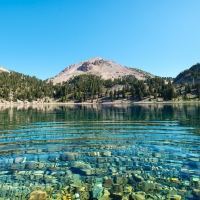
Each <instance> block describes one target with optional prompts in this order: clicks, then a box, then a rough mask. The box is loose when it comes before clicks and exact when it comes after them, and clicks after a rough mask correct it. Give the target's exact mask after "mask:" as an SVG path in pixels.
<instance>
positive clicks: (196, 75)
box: [174, 63, 200, 84]
mask: <svg viewBox="0 0 200 200" xmlns="http://www.w3.org/2000/svg"><path fill="white" fill-rule="evenodd" d="M199 81H200V63H197V64H196V65H193V66H192V67H190V68H189V69H186V70H184V71H183V72H181V73H179V74H178V75H177V76H176V78H175V79H174V84H179V83H180V82H185V83H197V82H199Z"/></svg>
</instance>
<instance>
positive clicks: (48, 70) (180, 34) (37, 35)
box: [0, 0, 200, 79]
mask: <svg viewBox="0 0 200 200" xmlns="http://www.w3.org/2000/svg"><path fill="white" fill-rule="evenodd" d="M96 56H98V57H102V58H104V59H111V60H114V61H115V62H117V63H119V64H121V65H126V66H129V67H134V68H139V69H142V70H145V71H147V72H150V73H152V74H155V75H158V76H172V77H175V76H176V75H177V74H178V73H179V72H181V71H183V70H185V69H187V68H189V67H191V66H192V65H194V64H196V63H197V62H200V1H199V0H191V1H188V0H167V1H164V0H163V1H161V0H142V1H140V0H0V65H1V66H3V67H4V68H6V69H9V70H14V71H17V72H20V73H24V74H28V75H31V76H36V77H38V78H41V79H46V78H49V77H53V76H55V75H56V74H58V73H59V72H60V71H62V70H63V69H64V68H65V67H67V66H68V65H71V64H74V63H77V62H80V61H83V60H87V59H90V58H93V57H96Z"/></svg>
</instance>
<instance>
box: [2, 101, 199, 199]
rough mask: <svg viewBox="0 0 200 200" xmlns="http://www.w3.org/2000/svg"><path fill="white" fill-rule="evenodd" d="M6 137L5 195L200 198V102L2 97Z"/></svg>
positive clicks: (34, 197) (3, 142)
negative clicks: (8, 102)
mask: <svg viewBox="0 0 200 200" xmlns="http://www.w3.org/2000/svg"><path fill="white" fill-rule="evenodd" d="M0 137H1V140H0V149H1V150H0V153H1V156H0V183H1V185H0V200H1V199H2V200H6V199H7V200H8V199H10V200H15V199H16V200H17V199H18V200H19V199H20V200H21V199H32V200H33V199H62V200H70V199H76V200H79V199H80V200H86V199H92V200H96V199H100V200H109V199H114V200H115V199H116V200H117V199H119V200H128V199H132V200H142V199H175V200H176V199H177V200H178V199H183V200H191V199H194V200H195V199H197V200H198V199H200V181H199V179H200V104H145V105H37V106H28V105H18V106H4V105H2V106H0ZM39 196H40V197H39Z"/></svg>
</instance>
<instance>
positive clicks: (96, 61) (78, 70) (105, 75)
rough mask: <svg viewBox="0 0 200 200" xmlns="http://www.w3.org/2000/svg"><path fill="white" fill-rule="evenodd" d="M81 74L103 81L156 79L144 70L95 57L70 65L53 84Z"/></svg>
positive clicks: (54, 79)
mask: <svg viewBox="0 0 200 200" xmlns="http://www.w3.org/2000/svg"><path fill="white" fill-rule="evenodd" d="M81 74H94V75H97V76H100V77H101V78H102V79H115V78H122V77H124V76H133V77H135V78H137V79H140V80H144V79H146V78H149V77H154V76H153V75H152V74H150V73H147V72H144V71H142V70H138V69H135V68H134V69H133V68H128V67H125V66H121V65H119V64H117V63H115V62H114V61H112V60H104V59H103V58H100V57H94V58H91V59H88V60H85V61H83V62H79V63H77V64H74V65H70V66H69V67H67V68H65V69H64V70H63V71H62V72H60V73H59V74H58V75H56V76H55V77H54V78H53V79H52V81H53V83H54V84H55V83H61V82H66V81H68V80H69V79H70V78H71V77H74V76H78V75H81Z"/></svg>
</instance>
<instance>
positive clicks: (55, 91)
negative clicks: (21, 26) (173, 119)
mask: <svg viewBox="0 0 200 200" xmlns="http://www.w3.org/2000/svg"><path fill="white" fill-rule="evenodd" d="M199 98H200V83H199V82H198V83H196V84H194V83H185V82H181V83H180V84H172V80H171V79H166V78H161V77H155V78H148V79H146V80H138V79H136V78H135V77H133V76H127V77H123V78H118V79H114V80H111V79H108V80H104V79H102V78H101V77H99V76H96V75H92V74H89V75H79V76H76V77H73V78H71V79H70V80H69V81H67V82H63V83H59V84H55V85H54V84H53V82H52V81H50V80H45V81H43V80H40V79H37V78H36V77H31V76H28V75H24V74H21V73H17V72H13V71H11V72H9V73H8V72H1V73H0V100H1V103H4V102H5V101H6V102H34V101H37V102H38V101H40V102H69V101H70V102H75V103H79V102H91V103H92V102H93V101H96V102H99V103H100V102H102V101H103V100H104V101H110V102H113V101H116V100H120V99H124V100H130V101H144V100H146V101H172V100H174V101H180V100H198V99H199Z"/></svg>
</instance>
